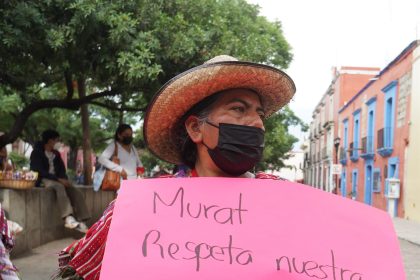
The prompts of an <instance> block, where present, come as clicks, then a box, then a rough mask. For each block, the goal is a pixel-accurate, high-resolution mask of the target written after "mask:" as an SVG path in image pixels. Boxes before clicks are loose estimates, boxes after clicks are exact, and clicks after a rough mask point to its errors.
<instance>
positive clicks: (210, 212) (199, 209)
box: [153, 188, 248, 225]
mask: <svg viewBox="0 0 420 280" xmlns="http://www.w3.org/2000/svg"><path fill="white" fill-rule="evenodd" d="M169 201H171V200H170V199H169ZM159 202H160V203H161V204H163V205H165V206H169V207H172V206H174V205H175V203H177V202H178V206H177V207H178V208H179V216H180V217H181V218H183V217H184V216H186V215H188V216H189V217H191V218H195V219H198V218H202V217H204V218H206V219H213V220H214V221H215V222H216V223H219V224H232V225H233V224H235V223H239V224H242V212H246V211H248V210H246V209H243V208H242V193H240V194H239V201H238V207H237V208H232V207H220V206H219V205H205V204H203V203H198V205H197V206H196V207H193V206H192V204H191V203H190V202H187V203H186V202H185V192H184V189H183V188H179V189H178V191H177V192H176V194H175V197H174V198H173V199H172V201H171V202H165V201H164V200H163V199H162V198H161V197H160V195H159V194H158V193H157V192H154V195H153V213H154V214H156V213H157V206H158V203H159ZM192 208H194V209H192ZM185 213H186V214H185ZM235 217H236V218H235ZM235 220H236V222H235Z"/></svg>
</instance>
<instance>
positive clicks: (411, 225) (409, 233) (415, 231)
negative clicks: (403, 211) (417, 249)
mask: <svg viewBox="0 0 420 280" xmlns="http://www.w3.org/2000/svg"><path fill="white" fill-rule="evenodd" d="M392 221H393V223H394V228H395V231H396V232H397V235H398V238H400V239H403V240H407V241H409V242H411V243H414V244H416V245H419V246H420V223H418V222H415V221H410V220H405V219H401V218H392Z"/></svg>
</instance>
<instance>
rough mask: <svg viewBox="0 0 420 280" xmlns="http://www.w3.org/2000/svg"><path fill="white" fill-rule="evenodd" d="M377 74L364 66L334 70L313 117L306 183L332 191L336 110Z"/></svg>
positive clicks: (335, 154)
mask: <svg viewBox="0 0 420 280" xmlns="http://www.w3.org/2000/svg"><path fill="white" fill-rule="evenodd" d="M378 72H379V69H378V68H367V67H341V68H340V69H337V68H334V69H333V79H332V81H331V84H330V85H329V87H328V89H327V91H326V92H325V94H324V95H323V97H322V98H321V100H320V101H319V103H318V105H317V106H316V107H315V110H314V112H313V114H312V121H311V124H310V131H309V143H308V147H309V150H308V152H307V154H306V155H305V162H304V173H305V175H304V177H305V184H308V185H311V186H314V187H316V188H319V189H322V190H325V191H328V192H332V191H333V190H334V188H335V185H336V181H337V180H336V177H335V176H334V175H333V174H332V167H333V164H335V163H337V151H336V149H335V146H334V139H336V138H337V136H338V128H337V125H336V124H337V123H338V110H339V108H340V107H342V106H343V105H344V104H345V103H346V102H348V101H349V100H350V99H351V97H352V96H353V95H354V94H355V93H357V92H358V91H359V90H360V89H361V88H362V87H363V86H364V85H365V84H366V83H367V82H368V81H369V79H371V78H373V77H374V76H376V75H377V74H378Z"/></svg>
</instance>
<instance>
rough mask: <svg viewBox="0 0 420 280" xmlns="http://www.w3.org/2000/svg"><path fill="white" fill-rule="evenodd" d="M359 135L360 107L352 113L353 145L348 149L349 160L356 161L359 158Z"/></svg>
mask: <svg viewBox="0 0 420 280" xmlns="http://www.w3.org/2000/svg"><path fill="white" fill-rule="evenodd" d="M359 137H360V109H358V110H356V111H355V112H354V113H353V147H352V149H351V151H350V153H351V160H352V161H356V160H357V159H358V158H359V146H360V145H359Z"/></svg>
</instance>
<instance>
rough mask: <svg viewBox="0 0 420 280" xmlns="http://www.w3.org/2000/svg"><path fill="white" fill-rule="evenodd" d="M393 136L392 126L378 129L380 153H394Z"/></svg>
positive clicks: (388, 154)
mask: <svg viewBox="0 0 420 280" xmlns="http://www.w3.org/2000/svg"><path fill="white" fill-rule="evenodd" d="M393 137H394V135H392V129H391V127H384V128H381V129H379V130H378V153H379V154H380V155H381V156H383V157H386V156H390V155H391V154H392V150H393V149H392V145H393Z"/></svg>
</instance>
